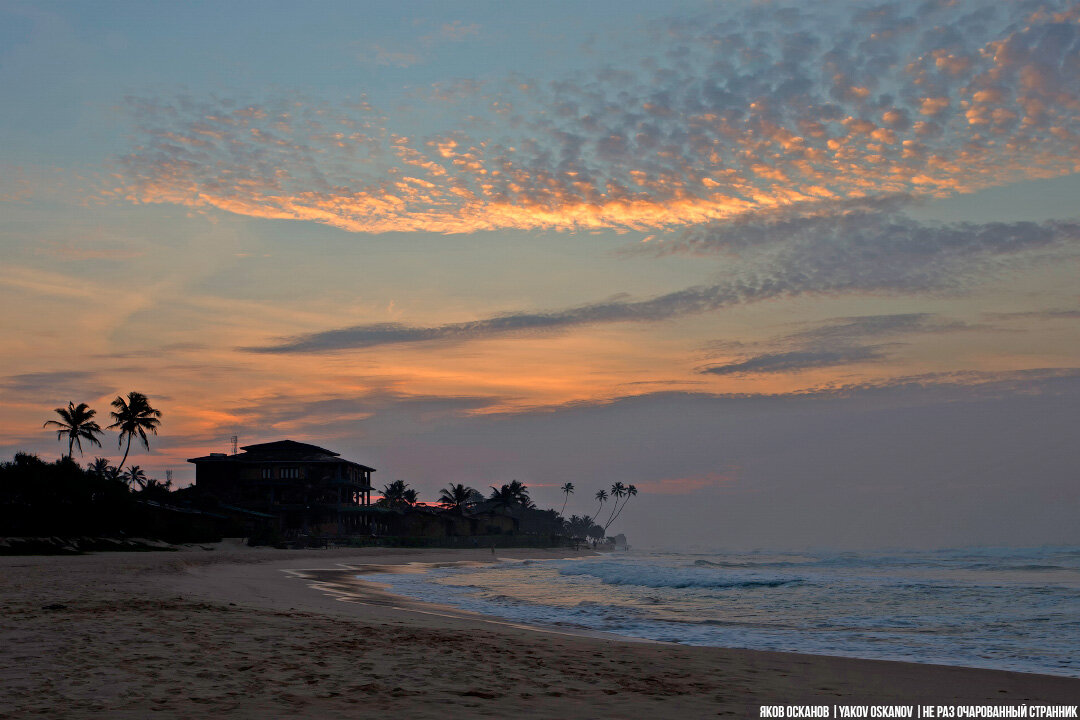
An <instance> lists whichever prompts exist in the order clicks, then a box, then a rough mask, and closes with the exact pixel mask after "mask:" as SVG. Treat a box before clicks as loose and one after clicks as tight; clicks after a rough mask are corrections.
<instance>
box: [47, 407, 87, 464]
mask: <svg viewBox="0 0 1080 720" xmlns="http://www.w3.org/2000/svg"><path fill="white" fill-rule="evenodd" d="M55 412H56V414H57V415H59V416H60V418H61V420H46V421H45V424H44V425H42V427H49V426H50V425H55V426H56V427H58V428H60V429H59V430H57V431H56V439H57V440H59V439H60V438H62V437H63V436H64V435H67V438H68V457H71V456H72V455H73V454H74V449H75V448H79V454H80V455H82V451H83V449H82V440H89V441H90V443H91V444H93V445H97V446H98V447H101V441H100V440H98V439H97V438H96V437H95V436H96V435H100V434H101V426H100V425H98V424H97V423H96V422H95V421H94V420H93V417H94V415H97V411H95V410H91V409H90V406H88V405H87V404H86V403H79V404H78V405H76V404H75V403H73V402H70V401H69V402H68V406H67V407H66V408H56V411H55Z"/></svg>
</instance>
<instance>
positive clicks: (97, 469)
mask: <svg viewBox="0 0 1080 720" xmlns="http://www.w3.org/2000/svg"><path fill="white" fill-rule="evenodd" d="M86 469H87V470H88V471H89V472H91V473H93V474H94V475H96V476H97V477H99V478H106V479H115V478H118V477H120V472H119V471H118V470H117V469H116V468H114V467H113V466H112V465H110V464H109V459H108V458H103V457H98V458H94V462H92V463H88V464H87V465H86Z"/></svg>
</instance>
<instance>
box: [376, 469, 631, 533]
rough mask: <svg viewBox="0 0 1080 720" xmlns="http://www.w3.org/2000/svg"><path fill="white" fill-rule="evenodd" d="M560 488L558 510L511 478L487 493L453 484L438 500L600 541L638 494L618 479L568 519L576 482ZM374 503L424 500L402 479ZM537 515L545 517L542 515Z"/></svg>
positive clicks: (410, 504)
mask: <svg viewBox="0 0 1080 720" xmlns="http://www.w3.org/2000/svg"><path fill="white" fill-rule="evenodd" d="M559 490H560V491H561V492H562V493H563V496H564V499H563V504H562V508H561V509H560V510H559V511H558V512H556V511H555V510H554V509H551V510H538V509H537V507H536V504H535V503H534V502H533V501H532V498H531V497H530V495H529V488H528V486H527V485H525V484H524V483H522V482H521V481H519V480H512V481H510V482H509V483H506V484H504V485H500V486H498V487H496V486H494V485H492V486H491V493H490V494H489V495H487V496H486V497H485V495H484V494H483V493H482V492H480V491H479V490H477V489H475V488H472V487H469V486H468V485H465V484H463V483H457V484H450V485H449V486H447V487H445V488H443V489H442V490H440V491H439V498H438V500H437V501H436V503H435V504H436V505H437V506H438V507H440V508H441V509H443V510H445V511H448V512H454V513H458V514H464V513H466V512H478V511H491V512H501V513H505V514H507V515H511V516H514V517H517V518H519V519H531V520H533V521H534V523H542V524H544V525H547V526H548V529H551V530H556V531H557V532H560V533H565V534H568V535H569V536H570V537H571V538H574V539H577V540H582V541H584V540H592V541H599V540H603V539H604V538H605V537H607V531H608V528H610V527H611V526H612V524H614V522H615V521H616V520H618V519H619V516H620V515H622V512H623V510H624V509H625V508H626V505H627V503H628V502H629V501H630V498H632V497H635V496H636V495H637V494H638V491H637V488H636V487H634V486H633V485H626V484H624V483H622V482H615V483H613V484H612V485H611V494H610V496H609V495H608V491H607V490H600V491H598V492H597V493H596V495H595V496H594V497H595V498H596V499H597V500H599V501H600V505H599V506H598V507H597V511H596V513H594V514H593V515H591V516H590V515H582V516H578V515H571V516H570V518H569V519H566V518H564V517H563V513H564V512H565V511H566V505H567V503H568V501H569V499H570V496H571V495H573V494H574V490H575V488H574V484H573V483H569V482H568V483H565V484H564V485H562V487H560V488H559ZM609 497H611V498H614V502H613V504H612V506H611V511H610V512H609V513H608V517H607V520H606V521H605V522H604V523H603V524H602V525H601V524H600V522H598V520H597V518H598V517H599V514H600V510H601V509H602V508H603V506H604V503H605V502H606V501H607V500H608V498H609ZM375 505H376V506H377V507H383V508H388V509H394V510H402V511H407V510H409V509H411V508H416V507H418V506H421V505H423V503H421V501H420V496H419V493H417V491H416V490H415V489H413V488H410V487H409V485H408V483H406V482H405V481H403V480H394V481H393V482H391V483H388V484H387V485H384V486H383V489H382V497H381V498H379V499H378V500H377V501H376V502H375ZM538 515H544V516H545V517H544V518H542V519H541V518H540V517H538Z"/></svg>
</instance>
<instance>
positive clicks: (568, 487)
mask: <svg viewBox="0 0 1080 720" xmlns="http://www.w3.org/2000/svg"><path fill="white" fill-rule="evenodd" d="M559 490H561V491H562V494H563V495H564V496H565V497H563V501H562V510H560V511H559V514H560V515H562V514H563V512H564V511H565V510H566V502H567V501H568V500H569V499H570V496H571V495H573V494H574V483H566V484H565V485H563V486H562V487H561V488H559Z"/></svg>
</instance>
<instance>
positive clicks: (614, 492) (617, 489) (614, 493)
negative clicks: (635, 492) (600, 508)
mask: <svg viewBox="0 0 1080 720" xmlns="http://www.w3.org/2000/svg"><path fill="white" fill-rule="evenodd" d="M625 494H626V486H625V485H623V484H622V483H621V482H616V483H614V484H613V485H612V486H611V499H612V501H613V502H614V504H613V505H612V506H611V514H609V515H608V521H607V522H606V523H604V530H605V531H606V530H607V528H608V526H610V525H611V521H612V520H614V519H615V511H616V510H618V508H619V498H621V497H622V496H623V495H625Z"/></svg>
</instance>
